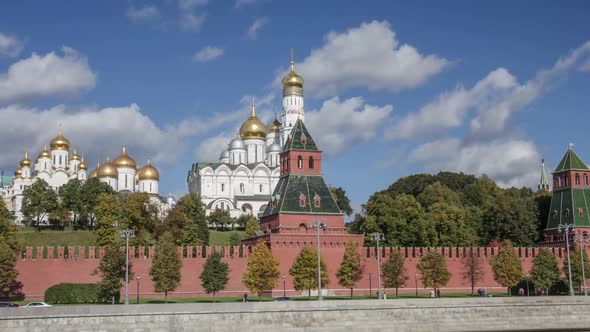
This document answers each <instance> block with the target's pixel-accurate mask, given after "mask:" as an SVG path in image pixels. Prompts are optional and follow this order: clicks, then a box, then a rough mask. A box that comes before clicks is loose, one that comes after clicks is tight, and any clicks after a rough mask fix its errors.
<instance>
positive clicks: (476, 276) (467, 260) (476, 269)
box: [462, 247, 484, 296]
mask: <svg viewBox="0 0 590 332" xmlns="http://www.w3.org/2000/svg"><path fill="white" fill-rule="evenodd" d="M462 264H463V268H464V271H463V279H464V280H466V281H468V282H469V284H470V285H471V296H473V295H474V293H475V285H476V284H477V282H479V281H481V279H482V278H483V276H484V271H483V266H482V262H481V258H479V257H477V255H476V253H475V252H474V251H473V247H471V248H469V251H468V252H467V253H466V254H465V256H464V257H463V259H462Z"/></svg>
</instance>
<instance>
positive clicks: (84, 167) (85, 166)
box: [78, 159, 88, 171]
mask: <svg viewBox="0 0 590 332" xmlns="http://www.w3.org/2000/svg"><path fill="white" fill-rule="evenodd" d="M87 169H88V164H86V162H85V161H84V159H82V161H81V162H80V164H78V170H80V171H85V170H87Z"/></svg>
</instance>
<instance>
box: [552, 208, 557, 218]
mask: <svg viewBox="0 0 590 332" xmlns="http://www.w3.org/2000/svg"><path fill="white" fill-rule="evenodd" d="M553 220H557V210H553Z"/></svg>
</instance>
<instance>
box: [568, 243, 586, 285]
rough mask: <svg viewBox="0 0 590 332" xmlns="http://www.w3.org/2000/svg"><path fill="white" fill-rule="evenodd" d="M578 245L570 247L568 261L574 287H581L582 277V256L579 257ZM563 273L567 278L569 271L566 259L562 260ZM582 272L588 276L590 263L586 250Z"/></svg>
mask: <svg viewBox="0 0 590 332" xmlns="http://www.w3.org/2000/svg"><path fill="white" fill-rule="evenodd" d="M580 256H581V255H580V247H579V246H575V247H574V248H572V249H570V262H571V266H572V283H573V284H574V287H577V288H579V289H582V285H583V278H582V257H580ZM563 273H565V276H566V277H567V278H569V271H568V269H567V259H566V260H564V264H563ZM584 273H585V275H586V278H590V263H589V262H588V251H585V252H584Z"/></svg>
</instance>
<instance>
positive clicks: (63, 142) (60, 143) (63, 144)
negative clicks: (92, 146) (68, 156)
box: [49, 129, 70, 150]
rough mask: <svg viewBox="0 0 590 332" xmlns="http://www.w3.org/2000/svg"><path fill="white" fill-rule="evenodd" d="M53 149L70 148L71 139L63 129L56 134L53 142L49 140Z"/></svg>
mask: <svg viewBox="0 0 590 332" xmlns="http://www.w3.org/2000/svg"><path fill="white" fill-rule="evenodd" d="M49 146H50V147H51V150H69V149H70V141H68V139H67V138H65V137H64V134H63V131H62V130H61V129H60V130H59V133H58V134H57V136H55V137H54V138H53V139H52V140H51V142H49Z"/></svg>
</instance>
